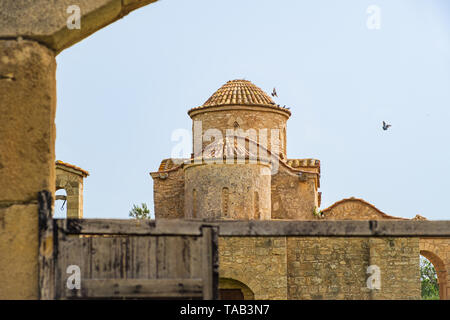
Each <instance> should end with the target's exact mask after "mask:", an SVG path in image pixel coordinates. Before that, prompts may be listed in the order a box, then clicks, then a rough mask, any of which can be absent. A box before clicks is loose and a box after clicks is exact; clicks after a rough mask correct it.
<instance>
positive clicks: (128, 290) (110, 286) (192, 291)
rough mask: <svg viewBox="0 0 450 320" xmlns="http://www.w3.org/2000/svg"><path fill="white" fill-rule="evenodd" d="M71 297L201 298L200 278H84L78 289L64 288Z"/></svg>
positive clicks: (201, 281)
mask: <svg viewBox="0 0 450 320" xmlns="http://www.w3.org/2000/svg"><path fill="white" fill-rule="evenodd" d="M66 291H67V293H66V294H65V296H66V297H71V298H81V299H86V298H123V297H127V298H147V299H148V298H158V299H161V298H178V299H192V298H198V299H201V298H203V280H202V279H184V278H183V279H103V280H98V279H94V280H91V279H90V280H85V281H84V283H83V286H82V288H81V289H80V290H69V289H66Z"/></svg>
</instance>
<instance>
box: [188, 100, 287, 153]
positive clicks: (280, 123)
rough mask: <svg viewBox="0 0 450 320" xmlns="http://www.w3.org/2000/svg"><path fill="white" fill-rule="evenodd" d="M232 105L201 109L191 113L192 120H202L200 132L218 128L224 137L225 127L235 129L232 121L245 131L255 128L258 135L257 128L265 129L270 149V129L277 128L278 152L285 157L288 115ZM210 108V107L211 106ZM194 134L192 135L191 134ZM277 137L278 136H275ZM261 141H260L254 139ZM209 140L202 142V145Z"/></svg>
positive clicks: (259, 108)
mask: <svg viewBox="0 0 450 320" xmlns="http://www.w3.org/2000/svg"><path fill="white" fill-rule="evenodd" d="M231 108H232V107H223V106H221V107H220V109H219V110H220V111H203V112H201V113H193V115H192V120H193V121H201V122H202V134H203V133H204V132H205V131H206V130H207V129H210V128H213V129H219V130H221V131H222V135H223V137H225V134H226V129H233V130H234V129H235V127H234V123H235V122H237V123H238V124H239V128H240V129H242V130H244V131H246V130H248V129H255V130H256V134H257V135H259V129H267V145H266V144H265V143H262V144H263V145H266V146H267V147H268V149H269V150H271V147H270V145H271V143H270V141H271V140H270V139H271V137H270V130H271V129H278V130H279V133H280V138H279V140H281V141H280V146H279V152H278V153H280V152H281V153H283V155H284V158H285V159H286V121H287V119H288V116H287V115H285V114H282V113H281V111H279V112H275V111H272V110H271V109H270V108H263V107H250V106H247V107H245V109H244V108H243V107H241V109H239V108H240V107H238V106H236V108H238V109H235V110H232V109H231ZM211 109H212V108H211ZM193 136H194V135H193ZM277 138H278V137H277ZM255 142H259V143H261V141H255ZM209 143H211V142H207V141H206V142H204V144H203V147H204V146H206V145H208V144H209Z"/></svg>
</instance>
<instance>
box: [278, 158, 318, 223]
mask: <svg viewBox="0 0 450 320" xmlns="http://www.w3.org/2000/svg"><path fill="white" fill-rule="evenodd" d="M271 188H272V219H297V220H313V219H315V217H314V215H313V212H314V207H316V206H318V205H317V201H318V198H317V196H318V192H317V190H316V187H315V182H314V179H308V180H306V181H300V179H299V177H298V176H294V175H292V174H289V172H288V170H287V169H286V168H284V167H283V166H280V167H279V172H278V173H277V174H275V175H273V176H272V186H271Z"/></svg>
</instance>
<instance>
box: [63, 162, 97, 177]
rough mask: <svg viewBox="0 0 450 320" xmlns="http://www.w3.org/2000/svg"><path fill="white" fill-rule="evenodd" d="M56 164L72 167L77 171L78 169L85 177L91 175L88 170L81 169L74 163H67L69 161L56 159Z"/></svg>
mask: <svg viewBox="0 0 450 320" xmlns="http://www.w3.org/2000/svg"><path fill="white" fill-rule="evenodd" d="M55 164H56V166H63V167H66V168H70V169H73V170H75V171H78V172H79V174H80V175H82V176H83V177H85V178H86V177H87V176H88V175H89V172H87V171H86V170H84V169H81V168H80V167H77V166H75V165H73V164H70V163H67V162H63V161H61V160H56V162H55Z"/></svg>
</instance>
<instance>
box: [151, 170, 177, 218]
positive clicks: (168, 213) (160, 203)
mask: <svg viewBox="0 0 450 320" xmlns="http://www.w3.org/2000/svg"><path fill="white" fill-rule="evenodd" d="M160 176H161V177H163V178H160ZM152 177H153V183H154V185H153V203H154V208H155V217H156V218H157V219H181V218H184V171H183V170H176V171H171V172H168V173H164V174H161V175H160V174H158V173H152Z"/></svg>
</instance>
